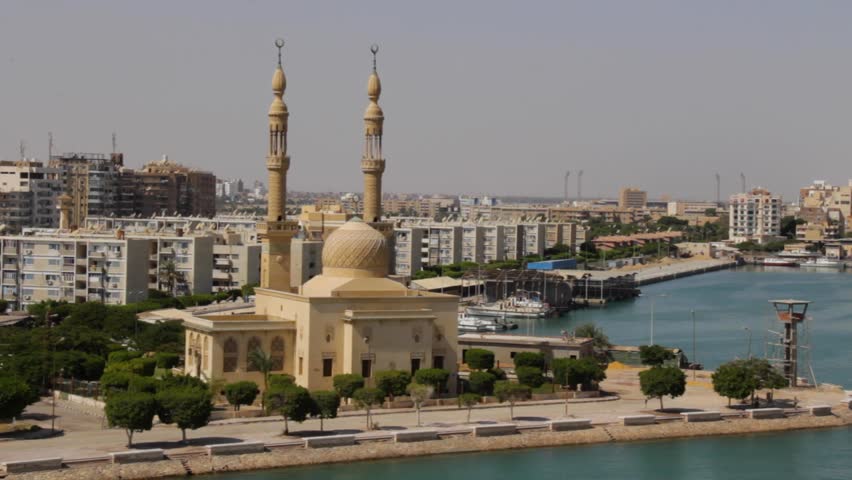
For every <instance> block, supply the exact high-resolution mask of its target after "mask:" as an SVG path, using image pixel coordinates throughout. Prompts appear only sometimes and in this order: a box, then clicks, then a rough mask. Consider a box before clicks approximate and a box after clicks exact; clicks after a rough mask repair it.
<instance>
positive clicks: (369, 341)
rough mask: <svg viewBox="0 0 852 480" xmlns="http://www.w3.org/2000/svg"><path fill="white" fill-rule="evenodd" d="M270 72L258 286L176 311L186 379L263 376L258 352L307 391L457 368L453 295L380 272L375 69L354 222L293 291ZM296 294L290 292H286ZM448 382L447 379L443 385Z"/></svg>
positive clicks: (284, 117)
mask: <svg viewBox="0 0 852 480" xmlns="http://www.w3.org/2000/svg"><path fill="white" fill-rule="evenodd" d="M276 46H277V47H278V66H277V68H276V69H275V73H274V74H273V76H272V92H273V94H274V98H273V100H272V104H271V105H270V107H269V154H268V155H267V157H266V168H267V171H268V176H269V198H268V212H267V217H266V219H265V221H262V222H260V223H259V224H258V232H259V235H260V236H261V237H262V243H263V247H262V257H261V284H260V287H259V288H257V289H256V300H255V305H254V309H253V311H252V310H250V309H249V310H244V311H237V312H234V311H230V312H220V313H210V314H205V313H202V312H193V313H191V314H189V313H184V314H183V315H181V318H182V319H183V321H184V325H185V327H186V365H185V370H186V373H187V374H190V375H193V376H198V377H201V378H203V379H205V380H212V379H221V380H224V381H226V382H234V381H240V380H252V381H255V382H257V383H258V385H261V386H262V385H263V381H262V374H261V373H260V372H258V371H257V369H256V368H254V366H253V364H252V362H251V361H250V360H249V357H250V355H251V352H253V351H255V350H257V349H260V350H262V351H264V353H266V354H267V355H268V356H269V357H270V358H271V360H272V364H273V372H272V373H286V374H290V375H293V376H294V377H295V378H296V383H298V384H299V385H301V386H303V387H306V388H308V389H310V390H319V389H331V388H332V378H333V377H334V376H335V375H339V374H342V373H359V374H361V375H363V376H364V377H365V378H367V379H368V380H367V381H368V384H369V379H370V377H372V376H373V375H374V373H375V372H377V371H381V370H408V371H411V372H414V371H416V370H418V369H421V368H444V369H446V370H449V371H450V372H451V374H452V376H451V378H455V374H456V373H457V370H458V362H459V359H458V358H457V353H456V352H457V348H458V333H457V315H458V297H455V296H452V295H442V294H435V293H429V292H423V291H418V290H411V289H409V288H407V287H406V286H404V285H402V284H400V283H399V282H396V281H394V280H391V279H389V278H388V274H389V267H390V261H391V254H392V251H393V249H392V248H391V245H390V241H391V240H390V239H391V232H392V226H391V225H388V224H383V223H381V217H382V211H381V208H382V206H381V198H382V193H381V192H382V174H383V173H384V171H385V159H384V157H383V156H382V130H383V126H384V113H383V112H382V109H381V107H380V106H379V103H378V101H379V96H380V94H381V82H380V81H379V75H378V73H377V71H376V53H377V51H378V47H376V46H373V47H372V48H371V51H372V53H373V71H372V73H371V75H370V77H369V80H368V82H367V95H368V97H369V100H370V102H369V105H368V106H367V110H366V112H365V114H364V134H365V141H364V152H363V154H362V159H361V170H362V173H363V175H364V218H365V219H366V222H365V221H363V220H361V219H358V218H353V219H351V220H349V221H348V222H346V223H345V224H343V225H342V226H341V227H340V228H338V229H336V230H335V231H334V232H332V233H331V234H330V235H329V236H328V238H327V239H326V241H325V243H324V246H323V250H322V265H323V269H322V274H321V275H318V276H316V277H314V278H312V279H311V280H310V281H308V282H307V283H305V284H304V285H302V286H301V287H299V288H298V289H293V288H291V286H290V272H289V270H290V245H291V240H292V239H293V237H294V236H295V235H297V234H298V231H299V226H298V224H297V223H296V222H293V221H290V220H287V218H286V215H285V208H284V207H285V205H286V199H287V171H288V170H289V167H290V157H289V156H288V155H287V126H288V120H289V112H288V110H287V105H286V104H285V103H284V90H285V88H286V86H287V81H286V77H285V75H284V69H283V67H282V63H281V48H282V47H283V42H281V41H278V42H276ZM294 290H296V291H294ZM449 383H450V384H451V385H450V388H452V387H453V384H454V383H455V382H453V381H452V380H451V381H450V382H449Z"/></svg>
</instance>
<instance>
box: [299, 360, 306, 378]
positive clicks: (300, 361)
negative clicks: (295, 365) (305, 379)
mask: <svg viewBox="0 0 852 480" xmlns="http://www.w3.org/2000/svg"><path fill="white" fill-rule="evenodd" d="M304 363H305V358H304V357H299V375H301V374H302V366H303V365H304Z"/></svg>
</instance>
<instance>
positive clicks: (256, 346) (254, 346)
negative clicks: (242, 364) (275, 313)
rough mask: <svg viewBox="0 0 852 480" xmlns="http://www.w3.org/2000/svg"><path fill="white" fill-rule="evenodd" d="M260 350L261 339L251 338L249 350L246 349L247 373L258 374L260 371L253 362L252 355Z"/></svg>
mask: <svg viewBox="0 0 852 480" xmlns="http://www.w3.org/2000/svg"><path fill="white" fill-rule="evenodd" d="M257 350H260V339H259V338H257V337H251V338H250V339H249V341H248V348H247V349H246V371H247V372H256V371H257V370H258V368H257V366H256V365H255V364H254V362H252V361H251V355H252V354H253V353H254V352H256V351H257Z"/></svg>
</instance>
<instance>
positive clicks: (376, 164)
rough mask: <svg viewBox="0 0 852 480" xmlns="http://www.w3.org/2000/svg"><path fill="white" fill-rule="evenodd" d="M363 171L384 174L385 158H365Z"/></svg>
mask: <svg viewBox="0 0 852 480" xmlns="http://www.w3.org/2000/svg"><path fill="white" fill-rule="evenodd" d="M361 171H362V172H364V173H384V171H385V160H384V159H383V158H364V159H362V160H361Z"/></svg>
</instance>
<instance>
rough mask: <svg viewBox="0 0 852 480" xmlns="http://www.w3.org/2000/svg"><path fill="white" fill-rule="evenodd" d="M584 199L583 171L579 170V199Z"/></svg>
mask: <svg viewBox="0 0 852 480" xmlns="http://www.w3.org/2000/svg"><path fill="white" fill-rule="evenodd" d="M581 200H583V171H582V170H580V171H579V172H577V201H581Z"/></svg>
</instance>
